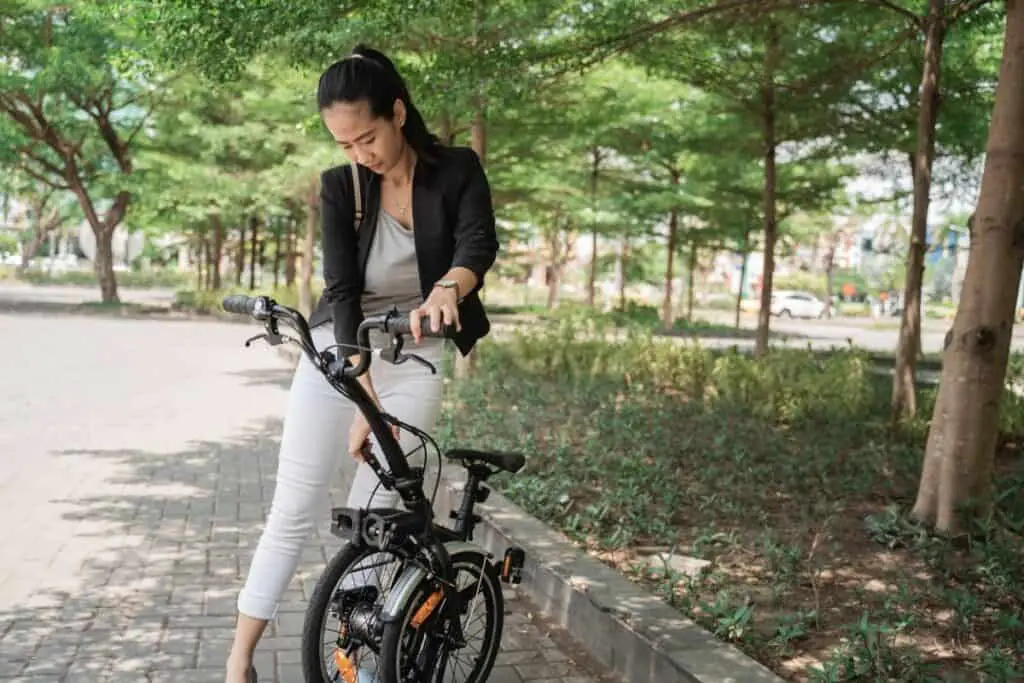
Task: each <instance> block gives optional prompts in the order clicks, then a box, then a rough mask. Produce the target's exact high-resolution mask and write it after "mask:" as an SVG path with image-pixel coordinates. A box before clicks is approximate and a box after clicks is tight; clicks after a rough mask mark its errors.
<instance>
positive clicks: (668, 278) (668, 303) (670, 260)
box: [661, 171, 679, 330]
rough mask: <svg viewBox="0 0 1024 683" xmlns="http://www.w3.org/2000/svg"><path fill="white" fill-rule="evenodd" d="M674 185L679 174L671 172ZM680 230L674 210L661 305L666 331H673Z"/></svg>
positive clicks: (674, 210) (676, 183)
mask: <svg viewBox="0 0 1024 683" xmlns="http://www.w3.org/2000/svg"><path fill="white" fill-rule="evenodd" d="M671 178H672V184H673V185H679V172H678V171H672V172H671ZM678 229H679V211H678V210H676V209H672V212H671V213H670V214H669V215H668V245H667V249H668V254H667V258H666V263H665V298H664V301H663V302H662V305H661V322H662V324H663V325H664V326H665V329H666V330H670V329H672V323H673V322H674V321H673V320H672V278H673V277H674V276H675V273H674V272H673V267H674V266H675V257H676V232H677V231H678Z"/></svg>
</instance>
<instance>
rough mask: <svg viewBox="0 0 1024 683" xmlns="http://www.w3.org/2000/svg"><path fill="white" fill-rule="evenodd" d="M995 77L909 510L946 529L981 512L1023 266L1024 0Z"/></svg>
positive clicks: (1011, 19)
mask: <svg viewBox="0 0 1024 683" xmlns="http://www.w3.org/2000/svg"><path fill="white" fill-rule="evenodd" d="M998 83H999V85H998V88H997V90H996V94H995V104H994V106H993V110H992V121H991V124H990V127H989V135H988V145H987V150H986V159H985V168H984V173H983V175H982V181H981V192H980V195H979V197H978V204H977V209H976V211H975V214H974V220H973V221H972V223H973V227H972V230H971V252H970V257H969V259H968V263H967V273H966V276H965V279H964V287H963V294H962V298H961V300H960V305H959V307H958V308H957V313H956V317H955V319H954V321H953V328H952V329H951V330H950V332H949V333H948V334H947V337H946V345H945V349H944V351H943V358H942V376H941V379H940V384H939V392H938V397H937V398H936V402H935V411H934V413H933V415H932V426H931V430H930V432H929V434H928V441H927V445H926V447H925V456H924V465H923V469H922V473H921V485H920V488H919V490H918V494H917V501H916V503H915V505H914V509H913V512H912V514H913V516H914V517H915V518H917V519H919V520H921V521H923V522H925V523H927V524H930V525H934V527H935V528H936V529H937V530H938V531H940V532H947V533H950V532H954V533H955V532H957V531H960V530H963V529H964V527H965V524H964V521H965V519H969V518H970V516H971V513H975V514H977V513H983V512H984V510H985V508H986V503H987V499H988V496H989V492H990V489H991V484H992V482H991V478H992V464H993V460H994V457H995V447H996V441H997V434H998V415H999V404H1000V401H1001V396H1002V393H1003V391H1004V387H1003V382H1004V378H1005V375H1006V366H1007V361H1008V358H1009V351H1010V341H1011V336H1012V331H1013V321H1014V311H1015V307H1016V299H1017V292H1018V288H1019V286H1020V276H1021V268H1022V265H1024V192H1022V191H1021V188H1022V187H1024V125H1021V122H1022V121H1024V0H1007V3H1006V30H1005V38H1004V47H1003V56H1002V61H1001V65H1000V71H999V81H998Z"/></svg>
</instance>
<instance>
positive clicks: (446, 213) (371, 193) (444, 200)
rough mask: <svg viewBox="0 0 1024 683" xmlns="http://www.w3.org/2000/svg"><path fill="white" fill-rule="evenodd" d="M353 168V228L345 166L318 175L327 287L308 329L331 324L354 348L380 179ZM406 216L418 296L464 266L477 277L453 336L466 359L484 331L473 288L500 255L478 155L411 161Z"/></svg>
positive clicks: (445, 154) (461, 150) (443, 154)
mask: <svg viewBox="0 0 1024 683" xmlns="http://www.w3.org/2000/svg"><path fill="white" fill-rule="evenodd" d="M353 168H356V169H358V172H359V178H360V181H361V183H362V185H361V189H362V192H363V203H364V211H363V218H362V224H361V225H360V226H359V229H358V230H356V229H355V226H354V225H353V223H354V222H355V221H354V207H353V187H352V176H351V174H350V173H349V170H348V164H344V165H341V166H336V167H334V168H331V169H329V170H327V171H325V172H324V173H323V174H321V176H320V219H321V224H322V226H323V227H322V234H323V264H324V268H323V270H324V284H325V287H324V292H323V295H322V296H321V297H320V301H319V302H318V303H317V306H316V308H315V310H314V312H313V314H312V315H311V316H310V319H309V322H310V325H311V326H313V327H315V326H317V325H321V324H323V323H325V322H327V321H329V320H333V321H334V337H335V339H336V341H337V342H338V343H339V344H351V345H354V344H355V343H356V330H357V329H358V327H359V323H361V322H362V321H363V310H362V306H361V299H362V294H363V286H364V285H363V283H364V277H363V276H364V273H365V272H366V261H367V259H368V258H369V255H370V245H371V243H372V242H373V237H374V234H375V233H376V230H377V215H378V212H379V211H380V182H381V178H380V176H379V175H377V174H376V173H373V172H372V171H370V170H369V169H367V168H364V167H362V166H359V165H354V166H353ZM412 216H413V235H414V240H415V244H416V260H417V263H418V265H419V272H420V290H421V293H422V294H423V297H424V298H426V297H427V296H428V295H429V294H430V291H431V290H432V289H433V287H434V283H435V282H437V281H438V280H440V279H441V278H442V277H443V276H444V274H445V273H447V272H448V271H449V270H450V269H451V268H454V267H456V266H462V267H465V268H469V269H470V270H472V271H473V272H474V273H475V274H476V276H477V286H476V289H474V290H473V291H471V292H468V293H466V292H463V293H462V294H463V300H462V303H461V304H460V305H459V322H460V324H461V326H462V330H461V331H460V332H458V333H457V334H456V335H455V337H454V341H455V345H456V346H457V347H458V349H459V351H461V352H462V354H463V355H466V354H468V353H469V351H470V349H472V348H473V345H474V344H475V343H476V342H477V340H479V339H480V338H481V337H483V336H484V335H486V334H487V333H488V332H489V331H490V327H491V325H490V322H489V321H488V319H487V314H486V313H485V312H484V307H483V303H482V302H481V301H480V297H479V289H480V288H481V287H482V286H483V282H484V275H485V274H486V273H487V271H488V270H489V269H490V267H491V266H492V265H493V264H494V259H495V257H496V256H497V252H498V237H497V234H496V232H495V228H494V210H493V207H492V204H491V190H490V185H489V184H488V182H487V176H486V175H485V174H484V169H483V166H482V165H481V163H480V159H479V157H477V155H476V152H474V151H473V150H472V149H470V148H468V147H443V148H441V149H439V150H438V152H437V155H436V159H434V160H433V161H431V162H427V161H424V160H423V159H419V160H417V162H416V170H415V173H414V174H413V188H412ZM339 351H341V352H351V351H354V349H353V348H348V349H346V348H342V349H339Z"/></svg>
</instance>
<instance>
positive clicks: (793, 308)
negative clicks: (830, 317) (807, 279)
mask: <svg viewBox="0 0 1024 683" xmlns="http://www.w3.org/2000/svg"><path fill="white" fill-rule="evenodd" d="M827 308H828V307H827V306H826V305H825V302H824V301H822V300H821V299H819V298H818V297H816V296H814V295H813V294H809V293H807V292H789V291H780V292H773V293H772V305H771V313H772V315H775V316H781V317H785V318H820V317H822V316H824V315H825V311H826V310H827Z"/></svg>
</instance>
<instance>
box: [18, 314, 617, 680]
mask: <svg viewBox="0 0 1024 683" xmlns="http://www.w3.org/2000/svg"><path fill="white" fill-rule="evenodd" d="M255 329H256V328H255V327H254V328H253V330H254V331H255ZM248 333H249V330H248V329H247V328H246V327H245V326H243V325H237V324H230V323H219V322H209V321H202V322H193V321H159V320H132V319H120V318H109V317H102V316H91V315H64V316H60V315H52V314H44V313H17V314H10V313H0V358H2V364H3V365H2V367H3V371H2V373H0V377H2V381H3V391H2V392H0V453H2V454H3V457H2V458H0V500H2V501H3V503H4V505H3V508H4V513H5V514H4V515H3V516H2V517H0V548H2V551H3V555H2V557H0V681H13V680H17V681H40V682H41V681H49V682H64V681H68V682H72V683H78V682H81V683H102V682H104V681H131V682H132V683H139V682H140V681H143V682H144V681H152V682H156V681H180V682H182V683H203V682H204V681H211V682H214V683H221V681H223V673H222V665H223V662H224V657H225V654H226V648H227V645H228V642H229V638H230V636H231V632H232V625H233V619H234V599H235V595H236V593H237V590H238V588H239V586H240V582H241V580H242V577H243V575H244V572H245V571H246V570H247V567H248V563H249V559H250V557H251V553H252V551H253V548H254V544H255V541H256V539H257V538H258V534H259V531H260V528H261V525H262V522H263V519H264V515H265V513H266V511H267V509H268V507H269V503H270V499H271V494H272V491H273V476H274V472H275V468H276V464H275V463H276V453H277V439H278V433H279V431H280V427H281V425H280V416H281V414H282V411H283V409H284V405H285V397H286V390H287V385H288V382H289V379H290V370H289V368H288V367H286V366H285V365H284V364H283V361H282V359H281V358H280V357H279V356H278V355H277V354H275V353H274V352H273V351H272V350H270V349H268V348H266V347H258V348H251V349H245V348H244V347H243V346H242V341H243V340H244V338H245V336H247V334H248ZM337 495H339V492H338V491H337V490H336V491H335V496H337ZM325 512H326V511H325ZM324 517H325V519H324V522H323V524H321V527H320V529H319V531H318V533H317V534H316V535H315V536H314V537H313V538H311V539H310V541H309V543H308V544H307V546H306V547H305V549H304V553H303V559H302V563H301V566H300V570H299V573H298V575H297V577H296V579H295V581H294V582H293V584H292V587H291V588H290V589H289V592H288V594H287V596H286V604H285V605H284V606H283V607H282V610H281V613H280V616H279V617H278V619H277V621H276V622H275V624H274V625H273V627H272V629H271V630H270V632H269V633H268V637H267V638H265V640H264V642H263V644H262V645H261V649H260V651H259V654H258V656H257V660H256V662H257V666H258V667H259V671H260V674H261V675H260V680H261V681H268V682H269V681H282V682H285V683H293V682H294V683H298V681H300V680H301V675H300V673H299V667H298V661H299V652H298V642H299V636H300V628H301V620H302V610H303V606H304V599H305V598H306V597H308V595H309V593H310V591H311V589H312V586H313V584H314V582H315V580H316V577H317V575H318V574H319V572H320V570H321V568H322V566H323V563H324V562H325V558H326V556H327V554H329V553H333V552H334V550H335V549H336V548H337V547H338V545H339V541H338V540H337V539H335V538H333V537H332V536H330V535H329V533H328V531H327V527H326V522H327V520H326V514H325V515H324ZM510 598H511V600H510V602H509V605H510V614H509V617H508V624H507V627H506V636H505V640H504V648H505V650H504V652H503V653H502V655H501V660H500V664H501V666H499V667H498V668H497V669H495V674H494V676H493V677H492V679H491V680H492V683H524V682H534V681H541V680H543V681H558V682H559V683H588V682H591V681H596V680H598V678H597V677H591V675H590V674H588V673H587V672H586V671H585V670H584V669H583V668H581V665H580V664H578V663H577V658H575V657H574V656H571V655H570V654H567V651H566V650H565V649H562V648H560V647H558V646H556V640H553V639H552V636H551V635H550V634H549V632H547V631H545V630H543V629H542V628H541V627H539V626H538V625H537V624H536V623H535V622H534V620H533V619H531V617H530V616H529V610H530V608H529V605H527V604H526V603H525V602H524V601H523V600H522V599H521V598H516V596H514V595H510Z"/></svg>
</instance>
